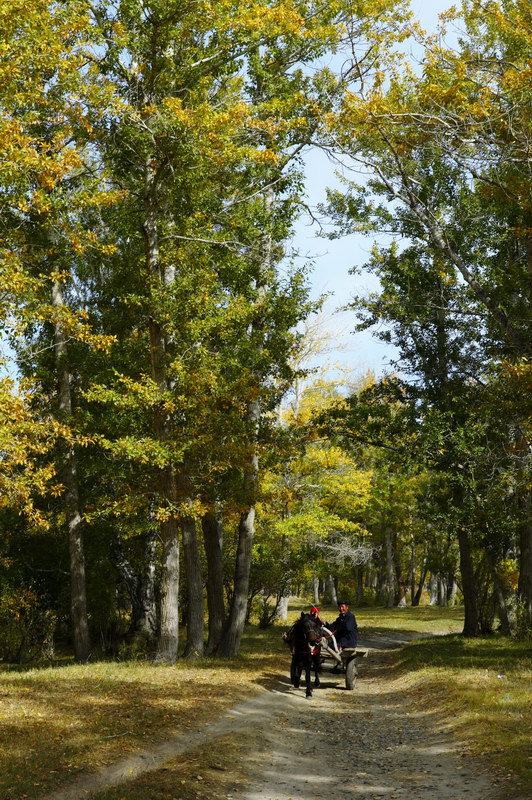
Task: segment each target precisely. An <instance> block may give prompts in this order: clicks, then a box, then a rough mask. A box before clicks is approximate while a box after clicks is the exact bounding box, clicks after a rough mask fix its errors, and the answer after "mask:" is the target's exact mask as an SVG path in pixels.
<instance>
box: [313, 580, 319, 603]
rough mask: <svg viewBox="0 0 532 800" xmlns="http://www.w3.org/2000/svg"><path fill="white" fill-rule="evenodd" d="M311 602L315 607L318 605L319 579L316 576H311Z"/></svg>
mask: <svg viewBox="0 0 532 800" xmlns="http://www.w3.org/2000/svg"><path fill="white" fill-rule="evenodd" d="M312 598H313V600H312V602H313V603H314V605H315V606H319V604H320V579H319V578H318V577H316V575H313V576H312Z"/></svg>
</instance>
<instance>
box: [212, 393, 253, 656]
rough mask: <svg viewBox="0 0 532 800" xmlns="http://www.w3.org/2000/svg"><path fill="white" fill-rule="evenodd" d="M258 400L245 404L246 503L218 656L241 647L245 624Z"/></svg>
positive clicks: (251, 540)
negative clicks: (247, 451) (247, 437)
mask: <svg viewBox="0 0 532 800" xmlns="http://www.w3.org/2000/svg"><path fill="white" fill-rule="evenodd" d="M260 413H261V411H260V403H259V401H258V400H253V401H251V402H250V403H249V405H248V413H247V418H248V422H249V423H250V428H251V437H250V438H251V453H250V455H249V457H248V463H247V466H246V469H245V475H244V495H245V497H246V499H247V502H248V506H247V508H246V510H245V511H243V512H242V514H241V515H240V522H239V525H238V548H237V553H236V563H235V580H234V589H233V597H232V602H231V608H230V611H229V616H228V618H227V622H226V624H225V626H224V631H223V633H222V638H221V641H220V645H219V647H218V650H217V655H219V656H220V657H221V658H232V657H233V656H236V655H237V653H238V651H239V649H240V640H241V639H242V634H243V632H244V625H245V623H246V611H247V601H248V590H249V573H250V568H251V548H252V545H253V537H254V535H255V503H256V498H257V489H258V479H259V455H258V442H257V440H258V430H259V421H260Z"/></svg>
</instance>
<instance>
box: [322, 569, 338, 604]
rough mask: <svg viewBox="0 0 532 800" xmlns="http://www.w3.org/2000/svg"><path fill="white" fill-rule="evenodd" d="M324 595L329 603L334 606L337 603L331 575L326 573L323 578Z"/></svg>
mask: <svg viewBox="0 0 532 800" xmlns="http://www.w3.org/2000/svg"><path fill="white" fill-rule="evenodd" d="M325 597H326V599H327V601H328V602H329V603H330V605H332V606H335V605H337V604H338V596H337V594H336V586H335V583H334V578H333V576H332V575H327V577H326V578H325Z"/></svg>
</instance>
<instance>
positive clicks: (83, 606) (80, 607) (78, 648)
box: [52, 283, 91, 662]
mask: <svg viewBox="0 0 532 800" xmlns="http://www.w3.org/2000/svg"><path fill="white" fill-rule="evenodd" d="M52 305H53V307H54V308H55V309H58V310H59V309H60V308H61V307H62V306H63V296H62V292H61V286H60V285H59V284H58V283H54V284H53V287H52ZM54 346H55V364H56V373H57V399H58V416H59V419H60V420H61V421H62V422H64V423H67V424H68V422H69V421H70V417H71V413H72V396H71V391H70V381H71V375H70V367H69V362H68V348H67V337H66V334H65V331H64V328H63V325H62V324H61V322H60V321H59V318H58V319H57V321H56V322H55V325H54ZM61 450H62V469H61V473H62V480H63V486H64V501H65V513H66V520H67V529H68V547H69V556H70V615H71V620H72V637H73V643H74V657H75V659H76V661H79V662H85V661H87V660H88V659H89V657H90V654H91V643H90V636H89V624H88V617H87V589H86V580H85V553H84V547H83V522H82V518H81V512H80V501H79V485H78V476H77V463H76V454H75V452H74V448H73V446H72V445H71V444H70V443H68V442H66V441H63V443H62V445H61Z"/></svg>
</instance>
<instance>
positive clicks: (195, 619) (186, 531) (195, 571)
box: [181, 517, 204, 658]
mask: <svg viewBox="0 0 532 800" xmlns="http://www.w3.org/2000/svg"><path fill="white" fill-rule="evenodd" d="M181 528H182V531H183V550H184V555H185V571H186V576H187V595H188V603H187V643H186V646H185V650H184V653H183V655H184V656H185V658H202V657H203V647H204V643H203V582H202V579H201V564H200V557H199V548H198V536H197V532H196V522H195V520H194V518H193V517H183V519H182V520H181Z"/></svg>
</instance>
